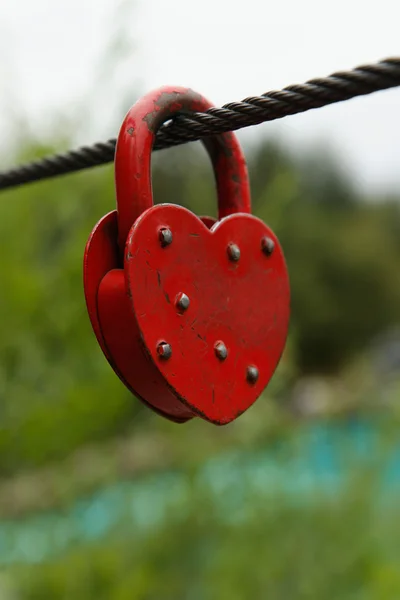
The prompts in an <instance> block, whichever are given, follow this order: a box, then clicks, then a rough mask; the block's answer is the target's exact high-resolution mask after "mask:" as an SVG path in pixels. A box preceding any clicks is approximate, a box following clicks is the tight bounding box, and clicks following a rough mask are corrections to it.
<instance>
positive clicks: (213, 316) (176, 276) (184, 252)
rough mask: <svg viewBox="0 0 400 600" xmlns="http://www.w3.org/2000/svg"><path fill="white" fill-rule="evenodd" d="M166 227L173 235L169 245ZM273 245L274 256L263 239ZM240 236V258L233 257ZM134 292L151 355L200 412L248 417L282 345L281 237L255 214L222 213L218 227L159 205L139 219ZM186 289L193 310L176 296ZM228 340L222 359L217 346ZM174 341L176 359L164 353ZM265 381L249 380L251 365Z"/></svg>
mask: <svg viewBox="0 0 400 600" xmlns="http://www.w3.org/2000/svg"><path fill="white" fill-rule="evenodd" d="M161 227H168V228H169V229H170V230H171V232H172V235H173V242H172V243H171V244H170V245H169V246H167V247H165V248H163V247H162V246H161V244H160V243H159V240H158V231H159V229H160V228H161ZM264 237H269V238H271V239H273V240H274V242H275V249H274V251H273V253H272V254H271V256H267V255H266V254H265V253H264V252H263V251H262V239H263V238H264ZM231 243H234V244H236V245H237V246H238V247H239V249H240V259H239V260H238V261H237V262H234V261H232V260H230V259H229V256H228V253H227V248H228V246H229V244H231ZM125 272H126V275H127V280H128V294H129V296H130V298H131V302H132V306H133V310H134V314H135V318H136V321H137V323H138V328H139V332H140V336H141V339H142V340H143V343H144V345H145V349H146V351H147V353H148V354H149V355H150V356H151V358H152V361H153V362H154V364H155V365H157V368H158V370H159V371H160V372H161V373H162V374H163V376H164V378H165V380H166V382H167V384H168V386H169V388H170V389H172V390H173V391H174V394H175V395H176V396H177V397H179V398H180V399H181V400H182V402H183V403H184V405H186V406H187V407H188V408H189V409H190V410H192V411H193V412H194V413H195V414H196V415H197V416H201V417H203V418H205V419H207V420H209V421H211V422H213V423H216V424H220V425H222V424H225V423H228V422H230V421H232V420H233V419H235V418H236V417H238V416H239V415H240V414H242V413H243V412H244V411H245V410H246V409H247V408H249V406H250V405H251V404H252V403H253V402H254V401H255V400H256V398H257V397H258V396H259V395H260V393H261V392H262V391H263V389H264V388H265V387H266V385H267V383H268V382H269V380H270V378H271V376H272V374H273V373H274V371H275V368H276V366H277V364H278V362H279V359H280V357H281V354H282V352H283V349H284V346H285V341H286V336H287V330H288V322H289V281H288V276H287V270H286V265H285V261H284V258H283V253H282V250H281V248H280V246H279V243H278V241H277V239H276V237H275V236H274V234H273V233H272V232H271V230H270V229H269V228H268V227H267V226H266V225H265V224H264V223H263V222H262V221H260V220H259V219H257V218H256V217H254V216H252V215H246V214H236V215H232V216H229V217H226V218H224V219H223V220H222V221H219V222H218V223H217V224H216V225H214V226H213V228H212V229H211V231H210V230H209V229H207V228H206V227H205V226H204V225H203V223H202V222H201V221H200V220H199V219H198V218H197V217H196V216H195V215H193V214H192V213H191V212H190V211H188V210H186V209H185V208H182V207H180V206H175V205H160V206H156V207H154V208H152V209H150V210H148V211H146V212H145V213H144V214H143V215H141V217H139V218H138V219H137V220H136V222H135V224H134V225H133V227H132V229H131V231H130V234H129V236H128V242H127V246H126V260H125ZM182 292H183V293H185V294H186V295H187V296H188V297H189V299H190V305H189V307H188V309H187V310H185V311H183V312H182V311H179V310H178V309H177V307H176V298H177V297H178V296H179V294H180V293H182ZM219 341H222V342H223V343H224V344H225V346H226V348H227V351H228V356H227V358H226V359H225V360H220V359H219V358H218V357H217V356H216V353H215V349H214V348H215V345H216V343H217V342H219ZM160 342H166V343H168V344H170V346H171V348H172V355H171V358H169V359H168V360H164V359H162V358H160V356H159V355H158V353H157V346H158V344H159V343H160ZM250 366H256V367H257V369H258V371H259V378H258V380H257V382H256V383H254V384H251V383H249V382H248V380H247V378H246V373H247V368H248V367H250Z"/></svg>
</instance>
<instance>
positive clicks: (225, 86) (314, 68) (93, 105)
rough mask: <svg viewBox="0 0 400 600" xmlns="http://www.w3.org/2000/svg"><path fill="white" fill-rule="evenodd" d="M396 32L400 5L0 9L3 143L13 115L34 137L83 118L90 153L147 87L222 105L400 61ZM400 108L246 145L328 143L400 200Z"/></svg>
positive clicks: (0, 2) (150, 2)
mask: <svg viewBox="0 0 400 600" xmlns="http://www.w3.org/2000/svg"><path fill="white" fill-rule="evenodd" d="M399 22H400V0H380V1H379V2H377V1H376V0H335V1H334V2H332V1H329V2H328V1H327V0H325V1H324V0H286V2H270V1H268V0H264V1H263V0H230V1H228V0H202V2H196V3H195V2H193V1H191V0H132V2H129V1H128V0H125V2H124V3H118V2H117V1H116V0H64V1H62V0H0V80H1V82H2V86H1V93H0V140H1V141H0V144H1V146H2V147H3V148H4V147H6V145H7V143H9V139H10V137H9V136H10V135H11V133H12V131H13V130H12V128H11V126H10V123H11V122H12V117H13V116H18V117H19V116H21V115H22V117H23V119H24V120H26V122H27V123H28V124H29V126H30V127H31V128H32V129H33V130H35V131H36V132H43V131H44V132H45V131H46V128H48V127H49V126H50V124H51V123H52V122H54V120H56V119H60V117H61V116H62V119H61V120H59V123H60V126H62V124H63V123H64V122H66V123H68V121H74V122H75V121H76V120H78V121H79V124H80V125H81V129H80V134H79V137H78V139H77V143H86V142H88V143H90V142H92V141H97V140H101V139H106V138H107V137H111V136H114V135H116V133H117V130H118V127H119V124H120V119H121V112H120V111H121V108H123V110H124V111H125V110H126V109H127V108H128V107H129V105H130V104H132V103H133V102H134V101H135V100H136V99H137V92H138V89H139V90H140V91H147V90H148V89H151V88H154V87H158V86H159V85H163V84H174V85H188V86H191V87H193V88H194V89H196V90H198V91H199V92H201V93H202V94H204V95H205V96H208V97H209V98H210V99H211V100H212V101H213V102H214V103H215V104H216V105H221V104H223V103H225V102H229V101H233V100H240V99H242V98H244V97H246V96H249V95H255V94H260V93H262V92H265V91H268V90H271V89H280V88H282V87H284V86H285V85H288V84H291V83H301V82H303V81H306V80H307V79H309V78H311V77H317V76H325V75H329V74H330V73H331V72H333V71H335V70H343V69H350V68H353V67H355V66H357V65H359V64H363V63H364V64H365V63H367V62H375V61H377V60H379V59H382V58H386V57H388V56H396V55H400V28H399ZM121 32H123V34H122V33H121ZM122 37H123V38H124V41H125V42H127V41H129V42H130V43H131V47H129V45H128V46H127V47H126V48H125V54H124V56H123V58H121V61H120V64H119V66H118V69H117V71H116V72H114V73H113V72H110V65H109V64H108V62H107V60H106V56H107V47H108V45H109V44H110V40H112V39H114V41H115V40H121V39H122ZM125 46H126V44H125ZM93 90H96V95H95V98H93V97H92V93H93ZM399 109H400V89H396V90H390V91H386V92H380V93H378V94H375V95H372V96H369V97H366V98H361V99H355V100H352V101H350V102H347V103H343V104H339V105H336V106H332V107H327V108H324V109H320V110H317V111H310V112H309V113H307V114H305V115H297V116H295V117H289V118H287V119H284V120H283V121H277V122H275V123H267V124H264V125H262V126H258V127H256V128H252V130H251V131H247V132H244V133H243V132H240V134H239V135H240V137H241V139H242V140H248V139H253V138H254V136H260V135H269V134H273V135H277V136H279V137H280V138H282V139H284V140H286V141H287V143H288V144H291V145H292V147H293V148H294V149H298V151H299V152H300V151H301V149H302V147H303V145H304V144H308V143H309V142H310V141H312V140H323V141H324V142H326V144H327V145H328V146H329V147H332V148H333V149H336V150H337V152H338V154H340V156H341V158H342V160H343V162H344V163H345V164H346V165H347V167H348V168H349V169H350V170H351V172H352V173H353V176H354V179H355V181H356V182H357V183H358V184H360V185H362V186H363V188H364V189H365V190H366V191H374V190H375V189H376V188H386V189H388V190H389V189H396V190H397V191H400V110H399ZM64 126H65V125H64Z"/></svg>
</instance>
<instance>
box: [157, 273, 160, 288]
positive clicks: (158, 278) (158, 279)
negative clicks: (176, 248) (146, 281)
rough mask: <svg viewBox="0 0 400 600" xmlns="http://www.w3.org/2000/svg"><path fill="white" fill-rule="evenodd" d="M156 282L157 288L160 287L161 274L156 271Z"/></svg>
mask: <svg viewBox="0 0 400 600" xmlns="http://www.w3.org/2000/svg"><path fill="white" fill-rule="evenodd" d="M157 281H158V287H161V273H160V271H157Z"/></svg>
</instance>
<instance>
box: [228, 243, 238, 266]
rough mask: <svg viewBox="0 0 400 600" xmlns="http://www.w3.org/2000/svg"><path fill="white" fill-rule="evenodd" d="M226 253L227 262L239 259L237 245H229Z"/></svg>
mask: <svg viewBox="0 0 400 600" xmlns="http://www.w3.org/2000/svg"><path fill="white" fill-rule="evenodd" d="M227 252H228V256H229V260H232V261H234V262H237V261H238V260H239V259H240V248H239V246H238V245H237V244H229V246H228V249H227Z"/></svg>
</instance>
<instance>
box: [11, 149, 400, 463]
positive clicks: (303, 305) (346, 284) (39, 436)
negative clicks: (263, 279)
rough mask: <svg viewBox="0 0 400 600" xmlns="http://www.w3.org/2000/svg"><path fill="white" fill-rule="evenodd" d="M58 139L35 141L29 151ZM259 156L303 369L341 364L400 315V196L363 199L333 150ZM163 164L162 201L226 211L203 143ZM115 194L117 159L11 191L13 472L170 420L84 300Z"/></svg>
mask: <svg viewBox="0 0 400 600" xmlns="http://www.w3.org/2000/svg"><path fill="white" fill-rule="evenodd" d="M49 150H50V148H47V147H46V148H42V147H37V146H36V145H35V144H32V146H31V148H30V149H28V150H25V152H24V158H25V159H26V158H27V157H28V156H29V157H31V158H32V157H34V156H37V155H42V154H44V153H46V152H48V151H49ZM248 163H249V171H250V176H251V183H252V190H253V205H254V212H255V213H256V214H257V215H258V216H260V217H261V218H262V219H264V220H265V221H266V222H267V223H268V224H270V225H271V226H272V228H273V229H274V230H275V231H276V233H277V234H278V236H279V238H280V240H281V243H282V246H283V248H284V252H285V254H286V258H287V263H288V267H289V271H290V279H291V287H292V311H293V314H292V321H291V338H290V344H289V348H290V356H289V358H288V360H290V362H291V365H292V370H293V371H294V372H296V373H297V374H298V375H302V374H307V373H318V372H321V373H326V372H337V371H338V370H340V369H341V368H343V367H344V366H346V365H347V364H348V362H349V361H351V360H352V359H353V358H354V357H355V356H357V353H360V352H362V351H363V350H365V348H366V345H367V344H368V343H369V341H370V340H371V339H372V338H373V337H374V336H375V335H376V334H378V333H379V332H381V331H383V330H385V329H386V328H388V327H390V326H391V325H392V324H395V323H396V322H397V323H398V322H399V321H400V278H399V277H398V264H399V259H400V235H399V232H400V203H399V202H398V201H396V200H395V199H394V200H393V199H392V200H391V201H389V200H387V199H386V200H385V199H384V198H381V199H375V202H365V201H363V198H362V197H361V196H360V194H359V193H357V191H356V190H355V189H354V188H353V187H352V185H351V183H350V182H349V181H348V179H347V178H346V176H345V175H344V174H343V173H342V172H341V170H340V168H339V167H338V166H337V165H336V164H335V161H334V160H333V159H332V158H331V157H330V156H328V155H324V153H323V152H320V151H316V152H314V153H310V154H309V155H306V156H304V157H303V158H302V159H301V160H298V159H296V160H295V159H294V158H293V157H291V156H290V155H289V153H288V152H287V151H285V150H284V149H283V148H282V147H280V146H279V145H278V144H277V143H274V142H264V143H263V144H261V145H260V146H259V147H258V148H256V149H253V151H252V152H249V156H248ZM153 175H154V196H155V201H156V202H176V203H180V204H183V205H185V206H187V207H189V208H191V209H192V210H193V211H194V212H196V213H197V214H207V213H208V214H216V203H215V190H214V183H213V177H212V172H211V167H210V165H209V162H208V159H207V158H206V156H205V153H204V152H202V151H201V149H199V148H198V147H197V146H188V147H185V148H183V149H182V148H178V149H174V150H169V151H167V152H161V153H156V155H155V156H154V161H153ZM114 198H115V196H114V183H113V175H112V168H111V167H106V168H102V169H93V170H90V171H89V172H85V173H81V174H77V175H73V176H68V177H62V178H59V179H55V180H50V181H47V182H44V183H39V184H35V185H30V186H27V187H25V188H20V189H16V190H13V191H9V192H4V193H3V194H2V202H1V205H0V250H1V255H0V256H1V258H0V261H1V264H0V269H1V277H2V292H1V295H0V314H1V317H2V322H1V330H2V335H1V338H0V355H1V364H0V398H1V404H0V411H1V421H0V424H1V426H0V474H7V473H12V472H15V471H16V470H19V469H21V468H29V467H34V466H38V465H42V464H45V463H46V462H47V461H49V460H55V459H59V458H61V457H65V456H67V455H68V454H69V453H70V452H71V451H73V450H74V449H76V448H78V447H80V446H81V445H82V444H83V443H87V442H92V441H101V440H103V439H106V438H107V437H110V436H114V435H116V434H120V433H123V432H124V431H126V430H127V428H130V429H131V428H132V427H136V426H137V425H139V426H140V427H143V425H144V423H148V422H151V423H152V427H157V423H158V421H159V419H154V420H153V415H151V414H150V413H149V411H147V410H143V408H142V407H141V405H140V403H139V402H137V401H135V400H133V399H132V398H131V396H130V395H129V393H128V392H127V391H126V390H125V389H124V387H123V386H122V384H121V383H120V382H119V380H118V379H117V378H116V377H115V375H114V374H113V372H112V371H111V369H110V367H109V366H108V364H107V363H106V361H105V359H104V357H103V355H102V353H101V351H100V350H99V348H98V346H97V343H96V341H95V337H94V335H93V333H92V331H91V327H90V324H89V320H88V317H87V314H86V308H85V304H84V297H83V290H82V256H83V250H84V246H85V243H86V240H87V237H88V235H89V233H90V231H91V229H92V228H93V226H94V224H95V223H96V222H97V220H98V219H99V218H100V217H101V216H102V215H103V214H105V213H106V212H108V211H109V210H112V209H113V208H114V206H115V200H114ZM252 410H253V411H257V406H255V407H254V408H253V409H252Z"/></svg>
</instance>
